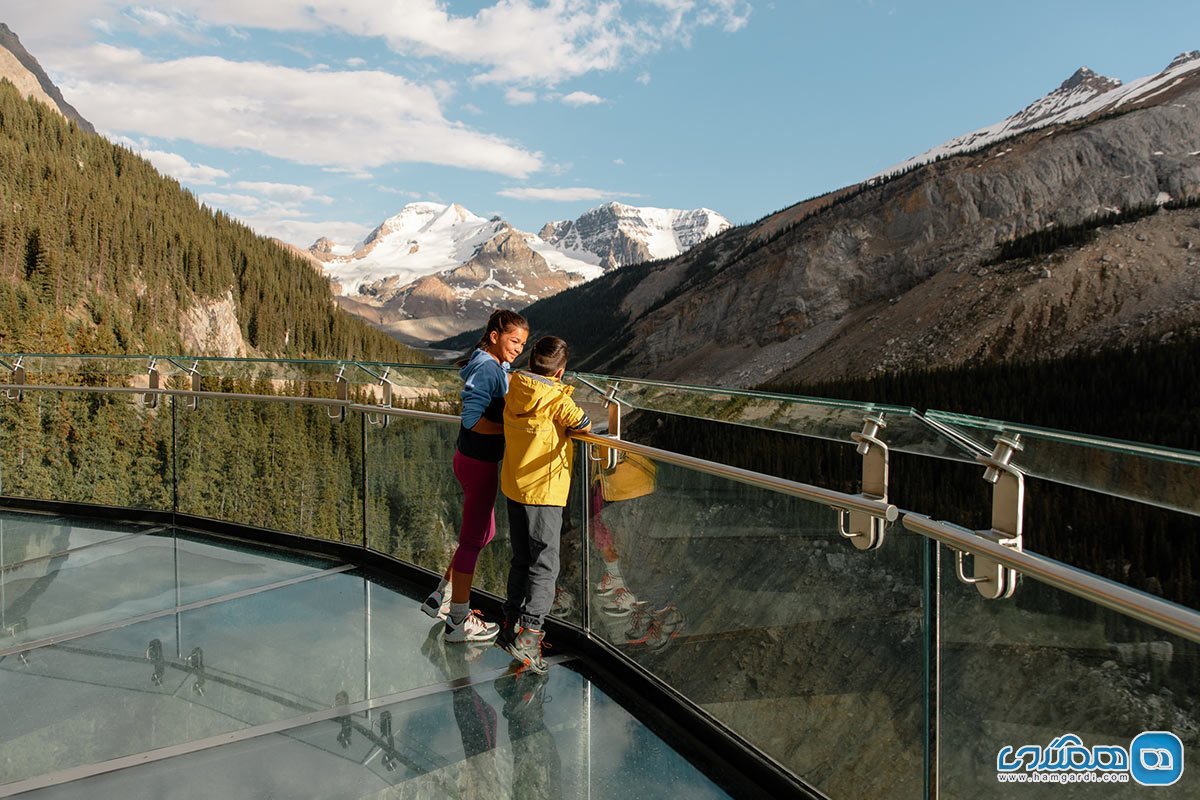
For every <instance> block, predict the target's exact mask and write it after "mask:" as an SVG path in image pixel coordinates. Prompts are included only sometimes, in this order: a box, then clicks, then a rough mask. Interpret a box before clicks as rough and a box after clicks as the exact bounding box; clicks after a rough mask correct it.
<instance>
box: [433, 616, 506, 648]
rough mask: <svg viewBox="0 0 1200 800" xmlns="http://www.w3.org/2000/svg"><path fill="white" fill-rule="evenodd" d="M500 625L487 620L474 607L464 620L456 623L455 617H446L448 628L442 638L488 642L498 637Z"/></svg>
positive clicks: (451, 640) (448, 640) (445, 639)
mask: <svg viewBox="0 0 1200 800" xmlns="http://www.w3.org/2000/svg"><path fill="white" fill-rule="evenodd" d="M498 633H500V626H499V625H497V624H496V623H494V622H485V621H484V619H483V617H481V616H479V612H478V611H476V610H474V609H472V610H471V611H470V613H468V614H467V616H465V617H463V621H462V622H458V623H456V622H455V621H454V618H453V617H446V630H445V632H443V633H442V640H443V641H446V642H486V641H487V640H489V639H494V638H496V634H498Z"/></svg>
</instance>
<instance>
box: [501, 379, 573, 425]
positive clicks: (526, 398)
mask: <svg viewBox="0 0 1200 800" xmlns="http://www.w3.org/2000/svg"><path fill="white" fill-rule="evenodd" d="M574 393H575V387H574V386H567V385H566V384H565V383H563V382H562V381H560V380H558V379H557V378H551V377H548V376H546V375H535V374H533V373H532V372H526V371H524V370H518V371H517V372H514V373H512V375H511V376H509V381H508V396H507V397H505V398H504V405H505V408H506V409H507V410H508V411H509V412H510V413H512V414H514V415H515V416H518V417H523V416H527V415H529V414H533V413H535V412H536V411H537V410H538V409H539V408H541V407H542V406H544V405H546V404H547V403H551V402H553V401H554V400H555V399H556V398H559V397H562V396H563V395H566V396H567V397H570V396H571V395H573V394H574Z"/></svg>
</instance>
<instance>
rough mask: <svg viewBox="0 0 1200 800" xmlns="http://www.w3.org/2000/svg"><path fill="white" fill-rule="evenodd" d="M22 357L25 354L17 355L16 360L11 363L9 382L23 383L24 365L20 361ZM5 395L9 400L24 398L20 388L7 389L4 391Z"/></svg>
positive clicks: (22, 384) (21, 384) (18, 384)
mask: <svg viewBox="0 0 1200 800" xmlns="http://www.w3.org/2000/svg"><path fill="white" fill-rule="evenodd" d="M24 359H25V356H17V360H16V361H14V362H13V365H12V379H11V380H10V383H14V384H16V385H17V386H24V385H25V365H24V364H22V363H21V362H22V361H24ZM5 395H6V396H7V397H8V399H9V400H23V399H24V398H25V392H23V391H22V390H20V389H9V390H7V391H6V392H5Z"/></svg>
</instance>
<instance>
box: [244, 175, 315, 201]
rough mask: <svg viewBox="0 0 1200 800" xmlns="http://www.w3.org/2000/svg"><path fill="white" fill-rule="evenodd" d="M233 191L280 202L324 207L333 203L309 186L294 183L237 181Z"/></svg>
mask: <svg viewBox="0 0 1200 800" xmlns="http://www.w3.org/2000/svg"><path fill="white" fill-rule="evenodd" d="M233 188H235V189H241V190H243V191H247V192H255V193H257V194H260V195H263V196H264V197H269V198H271V199H272V200H278V201H280V202H285V203H286V202H292V203H307V202H310V201H311V202H317V203H322V204H324V205H330V204H332V203H333V198H332V197H328V196H326V195H323V194H317V192H316V190H314V189H313V188H312V187H311V186H300V185H297V184H294V183H268V182H266V181H238V182H237V183H235V184H234V185H233Z"/></svg>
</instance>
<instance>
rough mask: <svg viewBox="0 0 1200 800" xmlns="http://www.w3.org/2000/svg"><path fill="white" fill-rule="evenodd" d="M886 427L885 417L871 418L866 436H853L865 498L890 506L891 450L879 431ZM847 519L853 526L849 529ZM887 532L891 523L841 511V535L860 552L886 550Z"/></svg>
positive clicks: (867, 419) (867, 420) (865, 421)
mask: <svg viewBox="0 0 1200 800" xmlns="http://www.w3.org/2000/svg"><path fill="white" fill-rule="evenodd" d="M886 427H887V423H886V422H884V421H883V415H882V414H874V415H868V416H866V417H863V429H862V432H861V433H859V432H858V431H855V432H854V433H852V434H850V438H851V439H853V440H854V442H855V443H856V444H857V445H858V454H859V455H861V456H862V496H863V497H865V498H867V499H870V500H879V501H881V502H884V503H886V502H887V487H888V446H887V445H886V444H884V442H883V440H882V439H880V438H879V431H880V430H882V429H883V428H886ZM847 517H849V521H850V524H849V526H847V525H846V518H847ZM886 528H887V520H884V519H881V518H879V517H876V516H872V515H871V514H868V513H866V512H865V511H848V510H846V509H841V508H839V509H838V533H839V534H841V535H842V537H843V538H846V539H849V540H850V541H851V543H853V544H854V546H855V547H857V548H858V549H859V550H876V549H878V548H879V547H881V546H883V538H884V533H885V531H886Z"/></svg>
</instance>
